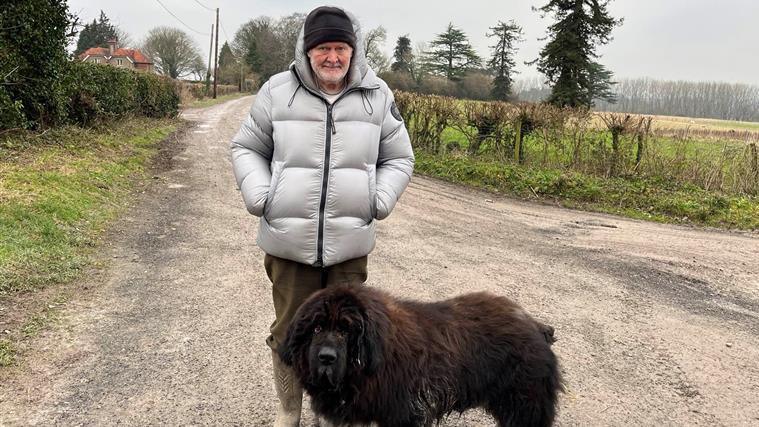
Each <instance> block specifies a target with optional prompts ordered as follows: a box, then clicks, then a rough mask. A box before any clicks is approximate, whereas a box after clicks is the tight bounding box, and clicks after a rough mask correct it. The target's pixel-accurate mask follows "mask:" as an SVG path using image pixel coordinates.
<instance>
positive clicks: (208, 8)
mask: <svg viewBox="0 0 759 427" xmlns="http://www.w3.org/2000/svg"><path fill="white" fill-rule="evenodd" d="M195 3H197V4H199V5H200V6H201V7H202V8H204V9H206V10H210V11H211V12H216V9H212V8H210V7H208V6H206V5H204V4H203V3H201V2H199V1H198V0H195Z"/></svg>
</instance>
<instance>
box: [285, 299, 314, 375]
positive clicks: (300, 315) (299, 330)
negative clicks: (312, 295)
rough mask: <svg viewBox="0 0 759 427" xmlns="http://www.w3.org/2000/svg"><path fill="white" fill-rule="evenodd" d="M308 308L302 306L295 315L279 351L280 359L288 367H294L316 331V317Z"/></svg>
mask: <svg viewBox="0 0 759 427" xmlns="http://www.w3.org/2000/svg"><path fill="white" fill-rule="evenodd" d="M306 308H307V307H305V306H301V308H300V309H298V311H297V312H296V313H295V316H294V317H293V320H292V322H291V323H290V326H289V327H288V328H287V337H286V338H285V341H284V342H283V343H280V345H279V348H278V349H277V352H278V353H279V357H280V358H281V359H282V361H283V362H284V363H285V364H286V365H287V366H293V364H294V363H295V358H296V357H298V354H300V353H301V352H302V351H303V347H304V346H306V345H307V344H308V343H309V342H310V340H311V334H312V333H313V330H314V328H313V327H312V325H313V323H314V322H313V319H314V317H313V316H312V315H310V312H309V311H308V310H306Z"/></svg>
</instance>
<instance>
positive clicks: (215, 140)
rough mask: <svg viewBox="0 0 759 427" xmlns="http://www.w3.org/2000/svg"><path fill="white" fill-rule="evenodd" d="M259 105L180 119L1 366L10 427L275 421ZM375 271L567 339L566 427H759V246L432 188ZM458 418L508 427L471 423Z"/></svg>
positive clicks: (412, 208) (396, 283) (431, 183)
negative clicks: (77, 269) (241, 130)
mask: <svg viewBox="0 0 759 427" xmlns="http://www.w3.org/2000/svg"><path fill="white" fill-rule="evenodd" d="M251 100H252V98H250V97H247V98H243V99H240V100H236V101H231V102H228V103H226V104H223V105H220V106H215V107H210V108H207V109H202V110H191V111H187V112H185V117H186V118H187V119H188V120H192V121H194V122H196V124H195V126H194V128H193V129H192V130H190V131H189V132H188V133H187V135H186V137H185V138H184V141H183V147H182V148H184V149H183V151H179V152H177V153H176V155H175V156H174V157H173V161H172V162H170V165H169V166H170V167H169V168H168V169H167V170H166V171H164V172H161V173H160V176H159V177H158V179H156V180H154V181H155V182H154V184H153V185H152V186H151V187H150V189H149V190H148V191H147V192H146V193H145V194H144V195H142V197H141V198H140V202H139V204H138V205H137V206H136V207H135V208H134V209H132V211H131V212H130V214H129V215H128V216H127V217H126V218H124V219H123V220H122V221H121V222H120V223H119V224H118V225H117V227H116V230H115V231H113V232H112V233H111V236H112V241H111V242H109V243H107V244H105V245H104V247H103V251H102V255H101V256H102V257H103V259H107V260H109V266H108V268H107V270H105V271H103V272H102V273H101V274H100V275H95V276H93V277H92V278H90V279H87V280H89V281H90V282H92V284H93V285H96V286H94V289H95V290H94V291H92V289H93V287H90V289H91V292H92V294H90V295H86V296H83V297H81V298H78V299H76V300H75V301H72V302H70V303H69V304H68V306H67V308H66V309H65V311H64V313H63V315H64V320H63V321H62V322H61V324H60V325H59V326H58V327H56V328H54V329H53V330H51V331H49V332H47V333H45V334H44V335H43V336H42V337H40V338H39V339H38V341H39V342H38V343H36V344H35V347H36V348H37V349H38V350H36V351H34V352H33V353H32V354H29V355H27V357H26V361H27V362H26V363H25V364H23V365H22V366H21V367H20V368H17V369H15V370H13V371H9V370H6V371H5V372H0V379H1V380H2V382H1V383H0V425H28V424H41V425H49V424H57V425H80V424H84V425H113V424H126V425H158V424H171V425H175V424H183V425H186V424H197V425H222V424H223V425H229V424H233V425H271V424H272V421H273V415H274V391H273V387H272V386H271V384H270V383H271V381H270V369H271V360H270V353H269V350H268V348H267V347H266V345H265V344H264V338H265V337H266V334H267V329H268V326H269V323H270V322H271V320H272V315H273V314H272V313H273V309H272V306H271V301H270V289H269V283H268V281H267V279H266V277H265V274H264V272H263V264H262V260H263V254H262V253H261V251H260V250H259V249H258V248H257V247H256V246H255V234H256V226H257V221H256V220H255V219H254V218H253V217H251V216H249V215H248V214H247V212H246V211H245V209H244V207H243V204H242V201H241V199H240V196H239V193H238V192H237V190H236V189H235V185H234V180H233V177H232V174H231V167H230V163H229V160H228V150H227V141H228V140H229V139H230V138H231V136H232V135H233V134H234V132H235V131H236V130H237V128H238V127H239V123H240V122H241V120H242V118H243V117H244V115H245V114H246V112H247V108H248V105H249V104H250V102H251ZM369 268H370V279H369V280H370V284H371V285H372V286H378V287H382V288H384V289H387V290H389V291H391V292H392V293H393V294H395V295H398V296H404V297H413V298H417V299H423V300H435V299H440V298H445V297H449V296H452V295H456V294H459V293H462V292H466V291H471V290H488V291H491V292H495V293H498V294H502V295H506V296H508V297H511V298H513V299H515V300H517V301H518V302H519V303H521V304H522V305H523V306H524V307H525V308H526V309H528V311H530V312H531V313H533V314H534V315H535V316H536V317H538V318H539V319H541V320H543V321H545V322H546V323H549V324H552V325H553V326H555V327H556V330H557V336H558V338H559V341H558V342H557V343H556V344H555V347H554V349H555V351H556V352H557V354H558V355H559V357H560V360H561V363H562V368H563V371H564V375H565V377H566V380H567V385H568V392H567V393H566V394H565V395H563V398H562V402H561V408H560V416H559V421H558V424H559V425H583V426H584V425H710V426H711V425H757V424H759V398H757V396H759V362H757V360H759V339H758V338H759V237H757V236H756V235H750V234H737V233H724V232H716V231H702V230H694V229H689V228H684V227H675V226H668V225H658V224H651V223H645V222H639V221H632V220H626V219H620V218H616V217H611V216H606V215H597V214H590V213H584V212H576V211H570V210H565V209H559V208H554V207H550V206H542V205H536V204H531V203H523V202H518V201H513V200H509V199H502V198H499V197H497V196H493V195H489V194H486V193H481V192H477V191H472V190H470V189H465V188H461V187H457V186H453V185H449V184H445V183H441V182H438V181H435V180H431V179H425V178H422V177H418V176H417V177H414V179H413V181H412V183H411V185H410V187H409V190H408V191H407V192H406V194H405V195H404V197H403V198H402V200H401V202H400V203H399V205H398V206H397V208H396V210H395V211H394V213H393V215H392V216H391V217H390V218H388V219H387V220H386V221H383V222H381V223H380V225H379V227H378V245H377V249H376V250H375V251H374V253H373V254H372V255H371V256H370V266H369ZM304 421H305V422H304V425H310V422H311V416H310V414H307V415H306V420H304ZM443 425H445V426H492V425H493V422H492V421H491V420H490V419H488V418H487V417H486V416H485V415H484V414H482V413H479V412H476V411H475V412H469V413H466V414H465V415H463V416H461V417H459V416H453V417H451V418H450V419H448V420H447V421H446V422H445V423H444V424H443Z"/></svg>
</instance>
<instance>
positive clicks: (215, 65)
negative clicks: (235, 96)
mask: <svg viewBox="0 0 759 427" xmlns="http://www.w3.org/2000/svg"><path fill="white" fill-rule="evenodd" d="M218 73H219V8H218V7H217V8H216V48H215V49H214V54H213V99H216V80H217V79H216V75H217V74H218Z"/></svg>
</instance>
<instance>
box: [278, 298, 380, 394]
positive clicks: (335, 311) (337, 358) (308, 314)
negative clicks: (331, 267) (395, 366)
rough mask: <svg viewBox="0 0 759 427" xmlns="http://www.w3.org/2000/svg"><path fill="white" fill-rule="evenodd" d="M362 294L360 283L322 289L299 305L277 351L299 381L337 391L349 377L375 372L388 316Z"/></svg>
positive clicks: (378, 362)
mask: <svg viewBox="0 0 759 427" xmlns="http://www.w3.org/2000/svg"><path fill="white" fill-rule="evenodd" d="M364 296H365V295H363V292H361V288H360V287H351V286H339V287H333V288H327V289H324V290H321V291H319V292H317V293H315V294H314V295H313V296H311V298H309V299H308V300H306V302H305V303H303V305H302V306H301V307H300V308H299V309H298V311H297V313H296V314H295V317H294V318H293V321H292V323H291V324H290V327H289V328H288V331H287V338H286V339H285V342H284V343H282V345H281V346H280V348H279V354H280V357H281V358H282V360H283V361H284V362H285V363H286V364H287V365H290V366H292V367H293V368H294V369H295V372H296V373H297V375H298V377H299V379H300V380H301V382H302V383H304V384H305V385H311V386H315V387H318V388H319V389H321V390H333V391H336V390H338V389H340V388H341V387H342V386H343V385H344V384H345V383H346V381H347V379H349V378H355V377H358V376H360V375H372V374H373V373H374V372H376V370H377V367H378V366H379V364H380V363H381V361H382V342H381V328H382V325H385V324H386V323H387V319H386V316H384V313H383V312H382V311H379V310H378V308H379V307H377V302H376V301H370V300H367V298H364Z"/></svg>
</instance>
